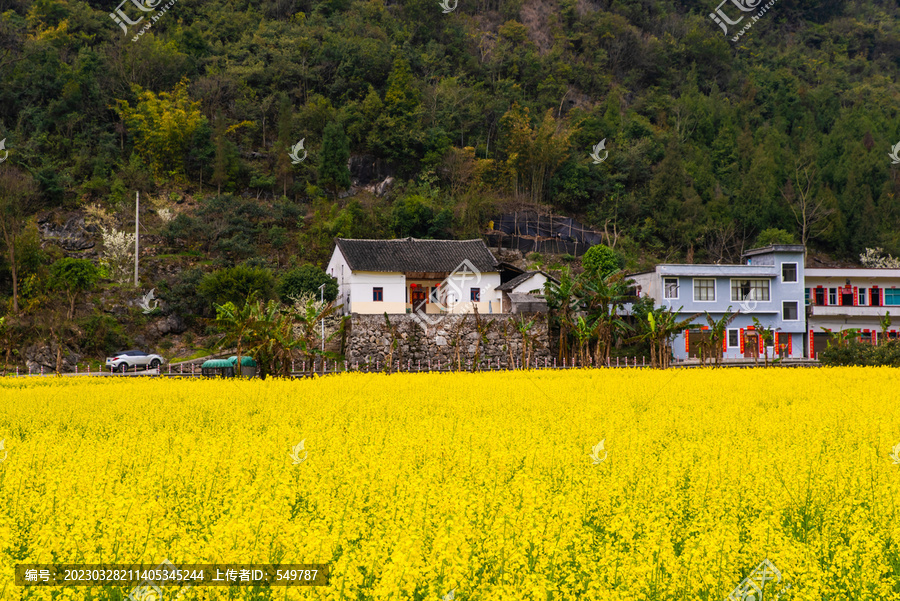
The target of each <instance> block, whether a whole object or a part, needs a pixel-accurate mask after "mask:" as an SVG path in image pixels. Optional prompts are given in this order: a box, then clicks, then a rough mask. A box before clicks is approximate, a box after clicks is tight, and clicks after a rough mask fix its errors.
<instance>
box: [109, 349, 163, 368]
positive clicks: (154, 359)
mask: <svg viewBox="0 0 900 601" xmlns="http://www.w3.org/2000/svg"><path fill="white" fill-rule="evenodd" d="M165 362H166V360H165V359H163V358H162V357H160V356H159V355H154V354H151V353H145V352H143V351H122V352H120V353H116V354H115V355H113V356H112V357H107V358H106V365H107V367H112V368H113V370H114V371H118V372H122V373H125V372H126V371H128V370H129V369H131V368H132V367H136V366H138V365H140V366H141V367H143V368H146V369H156V368H157V367H159V366H160V365H162V364H163V363H165Z"/></svg>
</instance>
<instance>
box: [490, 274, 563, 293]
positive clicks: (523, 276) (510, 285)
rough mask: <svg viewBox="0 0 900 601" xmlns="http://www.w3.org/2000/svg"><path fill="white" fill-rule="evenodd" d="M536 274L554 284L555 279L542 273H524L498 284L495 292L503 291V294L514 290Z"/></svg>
mask: <svg viewBox="0 0 900 601" xmlns="http://www.w3.org/2000/svg"><path fill="white" fill-rule="evenodd" d="M536 273H543V274H544V275H545V276H546V277H547V279H548V280H552V281H554V282H556V278H554V277H552V276H549V275H547V274H546V273H544V272H543V271H526V272H525V273H523V274H521V275H517V276H516V277H514V278H513V279H511V280H510V281H508V282H506V283H504V284H500V285H499V286H497V290H500V291H504V292H505V291H508V290H512V289H513V288H515V287H516V286H518V285H519V284H521V283H522V282H524V281H525V280H527V279H528V278H530V277H531V276H533V275H534V274H536ZM557 283H559V282H557Z"/></svg>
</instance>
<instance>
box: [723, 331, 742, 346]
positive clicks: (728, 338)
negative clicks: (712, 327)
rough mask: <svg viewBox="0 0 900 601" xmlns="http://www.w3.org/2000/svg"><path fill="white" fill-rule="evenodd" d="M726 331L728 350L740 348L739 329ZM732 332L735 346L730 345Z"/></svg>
mask: <svg viewBox="0 0 900 601" xmlns="http://www.w3.org/2000/svg"><path fill="white" fill-rule="evenodd" d="M726 331H727V334H726V336H727V338H726V340H728V348H740V347H741V330H740V329H739V328H729V329H728V330H726ZM732 332H734V334H735V338H736V339H737V344H731V333H732Z"/></svg>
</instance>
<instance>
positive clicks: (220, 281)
mask: <svg viewBox="0 0 900 601" xmlns="http://www.w3.org/2000/svg"><path fill="white" fill-rule="evenodd" d="M197 292H199V293H200V295H201V296H202V297H204V298H205V299H206V300H207V302H209V303H211V304H214V305H215V304H220V305H221V304H225V303H228V302H231V303H233V304H234V305H242V304H243V302H244V301H245V300H246V299H247V297H248V296H249V295H250V294H255V295H256V296H257V297H258V298H259V299H260V300H263V301H268V300H272V299H274V298H275V277H274V276H273V275H272V272H271V271H269V270H268V269H264V268H262V267H247V266H246V265H238V266H236V267H229V268H227V269H221V270H219V271H214V272H213V273H210V274H207V275H206V276H204V278H203V279H202V280H200V285H199V286H198V287H197Z"/></svg>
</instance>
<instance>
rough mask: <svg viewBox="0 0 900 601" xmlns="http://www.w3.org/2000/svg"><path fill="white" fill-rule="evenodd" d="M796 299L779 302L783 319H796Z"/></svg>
mask: <svg viewBox="0 0 900 601" xmlns="http://www.w3.org/2000/svg"><path fill="white" fill-rule="evenodd" d="M797 315H798V311H797V301H784V302H783V303H782V304H781V318H782V319H783V320H784V321H797V319H798V317H797Z"/></svg>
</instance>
